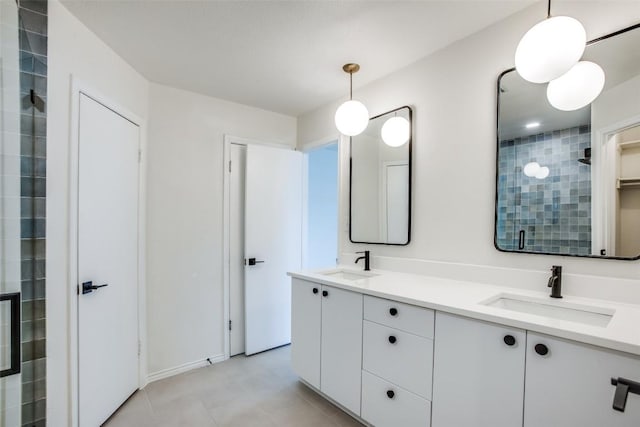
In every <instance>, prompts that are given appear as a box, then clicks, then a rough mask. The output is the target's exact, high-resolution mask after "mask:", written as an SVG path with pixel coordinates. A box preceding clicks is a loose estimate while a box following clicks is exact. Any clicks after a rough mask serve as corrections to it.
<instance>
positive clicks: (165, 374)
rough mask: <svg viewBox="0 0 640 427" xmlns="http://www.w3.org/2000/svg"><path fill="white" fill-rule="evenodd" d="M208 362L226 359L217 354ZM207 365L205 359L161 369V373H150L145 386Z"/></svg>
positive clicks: (222, 355)
mask: <svg viewBox="0 0 640 427" xmlns="http://www.w3.org/2000/svg"><path fill="white" fill-rule="evenodd" d="M209 360H210V361H211V363H219V362H223V361H224V360H226V358H225V357H224V354H219V355H217V356H213V357H210V358H209ZM207 365H209V362H208V361H207V359H202V360H196V361H194V362H189V363H185V364H184V365H179V366H175V367H173V368H167V369H162V370H161V371H157V372H153V373H150V374H149V375H148V376H147V384H149V383H152V382H154V381H158V380H162V379H165V378H169V377H172V376H174V375H178V374H182V373H184V372H187V371H190V370H192V369H198V368H202V367H204V366H207Z"/></svg>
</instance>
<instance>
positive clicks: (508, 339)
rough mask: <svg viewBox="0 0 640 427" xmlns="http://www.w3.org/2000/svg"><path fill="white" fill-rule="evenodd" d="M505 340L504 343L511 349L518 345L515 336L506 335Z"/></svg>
mask: <svg viewBox="0 0 640 427" xmlns="http://www.w3.org/2000/svg"><path fill="white" fill-rule="evenodd" d="M503 339H504V343H505V344H506V345H508V346H509V347H511V346H512V345H515V343H516V337H514V336H513V335H505V336H504V338H503Z"/></svg>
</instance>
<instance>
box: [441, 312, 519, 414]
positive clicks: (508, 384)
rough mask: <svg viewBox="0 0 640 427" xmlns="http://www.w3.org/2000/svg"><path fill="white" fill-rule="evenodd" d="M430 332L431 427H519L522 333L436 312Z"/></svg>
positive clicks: (517, 330)
mask: <svg viewBox="0 0 640 427" xmlns="http://www.w3.org/2000/svg"><path fill="white" fill-rule="evenodd" d="M435 331H436V332H435V338H434V346H435V354H434V370H433V404H432V406H433V407H432V411H433V414H432V425H433V427H451V426H465V427H473V426H478V427H486V426H491V427H514V426H521V425H522V401H523V393H524V370H525V368H524V363H525V349H526V333H525V331H522V330H519V329H514V328H509V327H504V326H500V325H496V324H491V323H486V322H481V321H477V320H471V319H467V318H463V317H458V316H453V315H450V314H445V313H440V312H437V313H436V328H435ZM505 337H512V338H513V340H512V339H511V338H506V339H505ZM509 344H512V345H509Z"/></svg>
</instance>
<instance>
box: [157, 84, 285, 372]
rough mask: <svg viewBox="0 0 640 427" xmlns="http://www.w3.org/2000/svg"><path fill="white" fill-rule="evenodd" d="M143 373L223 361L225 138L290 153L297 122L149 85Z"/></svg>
mask: <svg viewBox="0 0 640 427" xmlns="http://www.w3.org/2000/svg"><path fill="white" fill-rule="evenodd" d="M149 105H150V126H149V155H148V164H149V166H148V175H147V182H148V190H147V191H148V193H147V194H148V199H147V200H148V203H147V213H148V215H147V313H148V319H149V324H148V337H149V373H150V375H151V376H156V377H157V376H160V375H162V374H163V372H165V373H166V371H167V370H169V371H171V370H173V369H174V368H177V367H180V366H183V365H187V364H189V365H191V366H192V364H197V363H201V362H202V361H203V360H204V359H206V358H207V357H211V358H214V357H219V356H222V355H223V354H224V333H225V328H224V324H223V304H224V301H223V282H222V272H223V270H222V269H223V264H222V260H223V234H222V233H223V224H222V219H223V205H222V202H223V185H222V183H223V171H224V170H226V169H224V168H223V136H224V134H228V135H233V136H238V137H243V138H251V139H257V140H262V141H267V142H273V143H281V144H284V145H288V146H294V145H295V141H296V119H295V118H293V117H288V116H284V115H281V114H276V113H272V112H268V111H264V110H260V109H257V108H252V107H247V106H244V105H240V104H235V103H231V102H227V101H222V100H218V99H214V98H210V97H206V96H202V95H199V94H196V93H192V92H187V91H183V90H178V89H173V88H170V87H166V86H161V85H156V84H152V85H151V92H150V103H149Z"/></svg>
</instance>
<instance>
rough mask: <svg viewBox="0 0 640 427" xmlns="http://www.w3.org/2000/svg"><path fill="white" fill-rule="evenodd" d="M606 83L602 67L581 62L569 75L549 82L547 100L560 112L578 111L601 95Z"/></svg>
mask: <svg viewBox="0 0 640 427" xmlns="http://www.w3.org/2000/svg"><path fill="white" fill-rule="evenodd" d="M604 81H605V75H604V70H603V69H602V67H600V66H599V65H598V64H596V63H593V62H590V61H580V62H578V63H577V64H576V65H574V66H573V67H572V68H571V69H570V70H569V71H568V72H567V73H565V74H564V75H562V76H560V77H558V78H557V79H555V80H552V81H551V82H549V85H548V86H547V99H548V100H549V103H550V104H551V105H553V106H554V107H555V108H557V109H558V110H562V111H574V110H578V109H580V108H582V107H585V106H587V105H589V104H591V103H592V102H593V101H594V100H595V99H596V98H597V97H598V95H600V92H602V89H603V88H604Z"/></svg>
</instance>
